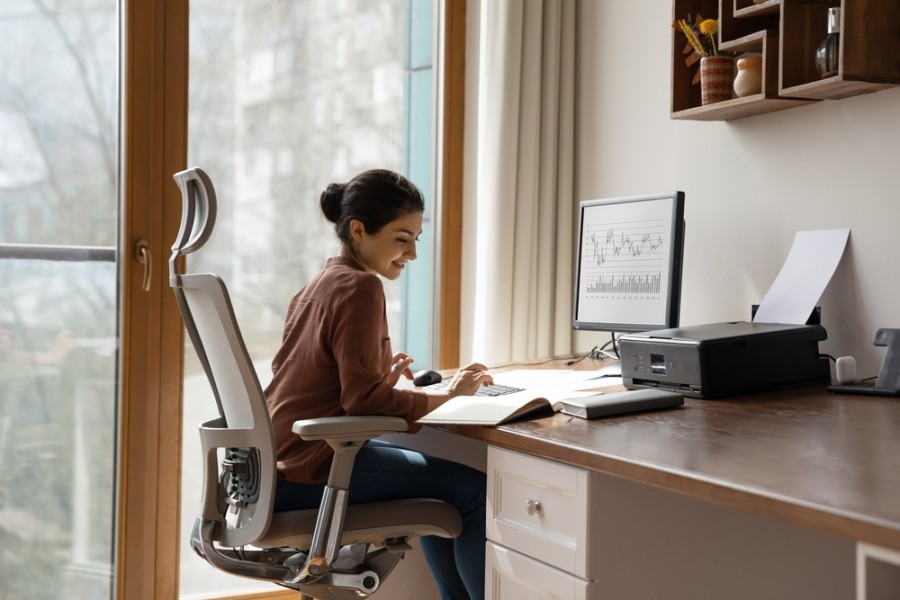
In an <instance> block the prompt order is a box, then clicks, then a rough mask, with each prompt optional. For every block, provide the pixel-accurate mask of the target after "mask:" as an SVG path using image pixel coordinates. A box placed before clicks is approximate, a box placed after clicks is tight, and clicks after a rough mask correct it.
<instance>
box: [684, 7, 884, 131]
mask: <svg viewBox="0 0 900 600" xmlns="http://www.w3.org/2000/svg"><path fill="white" fill-rule="evenodd" d="M837 6H839V7H841V44H840V68H839V72H838V74H837V75H835V76H833V77H828V78H826V79H819V76H818V73H817V72H816V67H815V52H816V48H817V47H818V45H819V43H820V42H821V41H822V40H823V39H824V38H825V35H826V34H827V13H828V8H829V7H837ZM698 14H699V15H702V16H703V17H704V18H718V19H719V47H720V48H721V49H722V50H727V51H731V52H734V53H735V55H736V56H740V55H741V54H743V53H752V54H759V55H761V56H762V58H763V81H762V90H761V91H760V93H759V94H755V95H753V96H748V97H744V98H734V99H732V100H726V101H724V102H718V103H715V104H708V105H705V106H704V105H702V104H701V101H700V86H699V85H695V84H693V83H692V79H693V77H694V73H695V70H696V69H697V68H698V66H697V65H696V64H695V65H693V66H691V67H688V66H687V65H685V62H684V59H685V58H686V55H684V54H683V53H682V50H683V49H684V46H685V44H686V40H685V37H684V35H683V34H682V33H680V32H678V31H674V30H673V34H672V106H671V117H672V118H673V119H691V120H706V121H721V120H728V119H738V118H741V117H747V116H751V115H757V114H763V113H768V112H773V111H777V110H784V109H786V108H793V107H795V106H801V105H804V104H808V103H810V102H816V101H819V100H825V99H839V98H846V97H849V96H855V95H858V94H865V93H871V92H875V91H878V90H881V89H885V88H889V87H893V86H896V85H900V2H898V1H897V0H852V1H851V0H766V1H765V2H762V3H759V4H757V3H754V2H753V0H674V1H673V20H674V19H680V18H687V17H688V15H690V16H691V18H693V17H695V16H696V15H698Z"/></svg>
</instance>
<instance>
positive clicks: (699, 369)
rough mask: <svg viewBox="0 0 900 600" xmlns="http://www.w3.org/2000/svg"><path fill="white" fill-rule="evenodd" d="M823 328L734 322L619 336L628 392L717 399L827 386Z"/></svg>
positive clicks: (828, 376)
mask: <svg viewBox="0 0 900 600" xmlns="http://www.w3.org/2000/svg"><path fill="white" fill-rule="evenodd" d="M827 337H828V335H827V334H826V333H825V329H824V328H823V327H822V326H821V325H781V324H777V323H755V322H746V321H736V322H729V323H713V324H710V325H695V326H689V327H677V328H673V329H659V330H656V331H646V332H642V333H633V334H627V335H623V336H622V337H621V338H619V356H620V358H621V362H622V364H621V367H622V380H623V383H624V385H625V387H626V388H629V389H635V388H649V387H656V388H663V389H668V390H674V391H677V392H679V393H681V394H683V395H685V396H692V397H695V398H720V397H724V396H734V395H739V394H747V393H751V392H760V391H764V390H770V389H774V388H779V387H786V386H798V385H810V384H817V383H828V382H830V381H831V367H830V365H829V363H828V358H827V357H826V356H823V355H821V354H820V353H819V342H820V341H821V340H824V339H826V338H827Z"/></svg>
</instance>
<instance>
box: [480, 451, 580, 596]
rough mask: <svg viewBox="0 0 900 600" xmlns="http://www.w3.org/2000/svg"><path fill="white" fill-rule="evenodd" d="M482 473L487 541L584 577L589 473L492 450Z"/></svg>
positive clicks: (521, 455)
mask: <svg viewBox="0 0 900 600" xmlns="http://www.w3.org/2000/svg"><path fill="white" fill-rule="evenodd" d="M487 473H488V489H487V537H488V539H490V540H492V541H494V542H497V543H498V544H501V545H503V546H506V547H507V548H511V549H513V550H517V551H518V552H520V553H522V554H525V555H527V556H530V557H532V558H535V559H537V560H539V561H541V562H544V563H547V564H548V565H552V566H554V567H556V568H558V569H562V570H563V571H566V572H568V573H571V574H573V575H577V576H578V577H582V578H585V579H589V578H590V575H591V573H589V570H588V565H589V564H590V563H589V556H588V554H589V551H588V535H589V531H590V529H591V520H592V519H591V518H590V509H591V507H592V502H591V501H592V496H593V495H594V494H592V493H591V489H590V488H591V485H590V484H591V477H590V473H589V472H588V471H587V470H585V469H578V468H575V467H570V466H568V465H564V464H561V463H557V462H553V461H549V460H544V459H539V458H534V457H531V456H528V455H525V454H520V453H517V452H511V451H509V450H502V449H500V448H496V447H493V446H491V447H489V448H488V468H487Z"/></svg>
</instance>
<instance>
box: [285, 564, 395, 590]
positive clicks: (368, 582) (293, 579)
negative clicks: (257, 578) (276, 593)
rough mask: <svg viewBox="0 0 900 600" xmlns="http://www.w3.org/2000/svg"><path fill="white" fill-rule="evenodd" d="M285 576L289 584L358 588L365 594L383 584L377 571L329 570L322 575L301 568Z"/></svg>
mask: <svg viewBox="0 0 900 600" xmlns="http://www.w3.org/2000/svg"><path fill="white" fill-rule="evenodd" d="M288 575H289V576H287V577H285V578H284V582H285V583H288V584H306V585H317V586H323V587H337V588H345V589H351V590H357V591H359V592H361V593H364V594H371V593H373V592H374V591H375V590H377V589H378V586H379V585H381V578H379V577H378V573H376V572H375V571H370V570H366V571H362V572H360V573H339V572H336V571H329V572H328V573H325V574H324V575H321V576H318V577H317V576H315V575H311V574H310V573H309V572H308V571H307V570H306V569H302V570H300V571H299V572H298V573H296V574H294V575H293V576H290V574H288Z"/></svg>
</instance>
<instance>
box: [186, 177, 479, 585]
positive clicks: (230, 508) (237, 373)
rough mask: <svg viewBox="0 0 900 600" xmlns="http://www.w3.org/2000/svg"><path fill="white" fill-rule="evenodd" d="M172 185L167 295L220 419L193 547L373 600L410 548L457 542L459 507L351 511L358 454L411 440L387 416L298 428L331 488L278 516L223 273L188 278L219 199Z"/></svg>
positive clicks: (211, 441) (296, 581)
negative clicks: (175, 228)
mask: <svg viewBox="0 0 900 600" xmlns="http://www.w3.org/2000/svg"><path fill="white" fill-rule="evenodd" d="M174 177H175V181H176V182H177V184H178V186H179V188H180V189H181V194H182V202H183V205H182V216H181V228H180V230H179V232H178V237H177V239H176V240H175V243H174V245H173V246H172V256H171V258H170V260H169V285H170V286H171V287H172V289H173V291H174V292H175V297H176V299H177V301H178V307H179V310H180V311H181V316H182V319H183V320H184V324H185V327H186V329H187V332H188V335H189V336H190V338H191V341H192V342H193V345H194V349H195V350H196V352H197V355H198V358H199V359H200V362H201V363H202V365H203V369H204V371H205V372H206V375H207V377H208V379H209V383H210V385H211V387H212V390H213V392H214V394H215V398H216V404H217V406H218V413H219V414H218V416H217V417H216V418H214V419H212V420H209V421H207V422H205V423H202V424H201V425H200V426H199V430H200V437H201V442H202V451H203V457H204V478H203V481H204V487H203V497H202V501H201V507H200V514H199V516H198V517H197V519H196V521H195V524H194V528H193V532H192V534H191V545H192V547H193V549H194V551H195V552H196V553H197V554H199V555H200V556H201V557H202V558H204V559H206V560H207V561H208V562H209V563H210V564H212V565H213V566H214V567H216V568H218V569H220V570H222V571H226V572H228V573H233V574H235V575H241V576H244V577H251V578H256V579H260V580H266V581H271V582H274V583H276V584H279V585H282V586H285V587H288V588H292V589H296V590H298V591H299V592H300V594H301V598H309V597H312V598H316V599H318V600H333V599H334V600H337V599H340V598H366V597H368V596H369V595H371V594H372V593H374V592H375V591H376V590H377V589H378V588H379V586H380V585H381V582H382V581H383V580H384V579H385V578H386V577H387V576H388V574H389V573H390V572H391V570H392V569H393V568H394V566H395V565H396V564H397V562H398V561H399V560H400V559H401V558H402V557H403V553H404V552H405V551H406V550H409V549H410V546H409V544H408V540H409V539H410V538H413V537H415V536H420V535H437V536H441V537H446V538H453V537H456V536H457V535H459V533H460V531H461V530H462V519H461V518H460V516H459V513H458V512H457V511H456V509H454V508H453V507H452V506H450V505H448V504H446V503H444V502H441V501H439V500H434V499H429V498H418V499H405V500H399V501H390V502H374V503H368V504H356V505H352V506H348V503H347V494H348V487H349V483H350V474H351V471H352V468H353V461H354V459H355V457H356V453H357V451H358V450H359V449H360V447H362V446H363V445H364V444H365V443H366V442H367V441H368V440H370V439H372V438H374V437H376V436H378V435H381V434H383V433H391V432H399V431H405V430H406V429H407V423H406V421H405V420H404V419H402V418H398V417H384V416H352V417H351V416H344V417H328V418H320V419H308V420H304V421H297V422H296V423H295V424H294V426H293V432H294V433H295V434H297V435H299V436H301V437H302V438H303V439H306V440H325V441H326V442H327V443H328V444H329V445H330V446H331V447H332V448H333V449H334V459H333V461H332V464H331V471H330V474H329V479H328V482H327V484H326V487H325V491H324V494H323V496H322V503H321V505H320V507H319V508H318V509H311V510H297V511H288V512H278V513H273V512H272V506H273V499H274V491H275V477H276V475H275V440H274V435H273V431H272V423H271V421H270V419H269V414H268V411H267V409H266V401H265V397H264V395H263V391H262V388H261V387H260V384H259V380H258V378H257V376H256V372H255V371H254V369H253V365H252V363H251V361H250V356H249V355H248V353H247V349H246V347H245V345H244V341H243V338H242V337H241V333H240V329H239V327H238V323H237V320H236V319H235V315H234V311H233V309H232V305H231V301H230V297H229V294H228V289H227V288H226V286H225V283H224V282H223V281H222V280H221V279H220V278H219V277H218V276H216V275H214V274H211V273H198V274H186V273H182V272H181V271H180V270H179V269H180V268H183V267H180V265H184V262H185V261H184V259H183V258H182V257H183V256H184V255H186V254H190V253H191V252H195V251H197V250H199V249H200V248H201V247H203V245H204V244H205V243H206V242H207V241H208V240H209V237H210V235H211V233H212V230H213V226H214V225H215V220H216V195H215V190H214V188H213V185H212V182H211V181H210V179H209V177H208V176H207V175H206V173H204V172H203V171H202V170H201V169H199V168H192V169H188V170H186V171H182V172H180V173H177V174H176V175H175V176H174ZM186 401H190V400H189V399H186Z"/></svg>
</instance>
